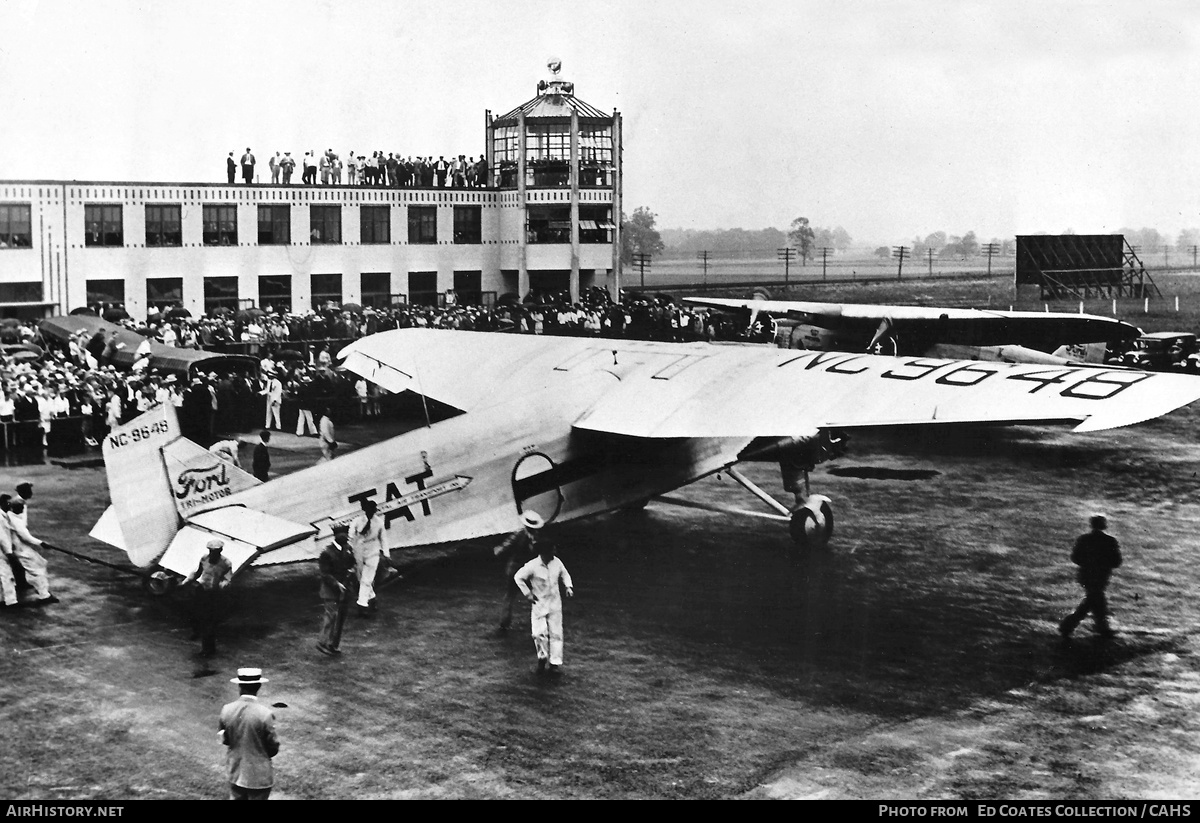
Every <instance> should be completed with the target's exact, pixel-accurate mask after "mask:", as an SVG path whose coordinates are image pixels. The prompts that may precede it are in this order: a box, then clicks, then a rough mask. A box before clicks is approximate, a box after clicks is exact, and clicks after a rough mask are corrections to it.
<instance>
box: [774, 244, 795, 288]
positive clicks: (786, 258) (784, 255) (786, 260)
mask: <svg viewBox="0 0 1200 823" xmlns="http://www.w3.org/2000/svg"><path fill="white" fill-rule="evenodd" d="M775 251H776V252H777V253H778V255H779V259H780V260H782V261H783V286H784V288H787V284H788V270H789V269H790V268H791V264H792V261H793V260H794V259H795V258H796V250H795V249H793V248H792V247H791V246H788V247H787V248H783V249H776V250H775Z"/></svg>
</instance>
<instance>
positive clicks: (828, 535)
mask: <svg viewBox="0 0 1200 823" xmlns="http://www.w3.org/2000/svg"><path fill="white" fill-rule="evenodd" d="M821 516H822V517H824V518H825V545H826V546H828V545H829V541H830V540H832V539H833V506H831V505H829V502H828V501H822V503H821Z"/></svg>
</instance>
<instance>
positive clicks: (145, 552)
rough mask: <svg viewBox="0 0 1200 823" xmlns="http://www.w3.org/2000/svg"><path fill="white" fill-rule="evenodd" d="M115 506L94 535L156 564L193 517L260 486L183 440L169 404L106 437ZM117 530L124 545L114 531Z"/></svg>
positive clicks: (106, 467)
mask: <svg viewBox="0 0 1200 823" xmlns="http://www.w3.org/2000/svg"><path fill="white" fill-rule="evenodd" d="M103 453H104V470H105V473H106V474H107V475H108V494H109V498H110V499H111V500H112V506H111V507H110V508H109V510H108V511H106V512H105V513H104V516H103V517H101V518H100V520H99V521H98V522H97V523H96V526H95V527H94V528H93V529H92V532H91V535H92V537H95V538H97V539H98V540H103V541H105V542H107V543H111V544H113V545H116V546H118V547H119V548H121V549H124V551H125V553H126V554H128V555H129V559H130V560H131V561H132V562H133V563H134V564H135V565H137V566H141V567H146V566H150V565H152V564H153V563H154V562H155V561H156V560H158V558H159V557H160V556H161V555H162V553H163V552H164V551H166V549H167V547H168V546H169V545H170V544H171V540H172V539H173V538H174V537H175V534H176V532H178V531H179V526H180V524H181V522H182V520H181V519H182V518H188V517H191V516H192V515H195V514H198V513H200V512H202V511H206V510H208V509H211V508H216V507H218V506H220V505H222V504H221V500H222V498H225V497H228V496H230V495H231V494H234V493H235V492H239V491H241V490H242V489H247V488H250V487H251V486H255V485H258V481H257V480H256V479H255V478H254V477H253V476H251V475H249V474H247V473H246V472H244V471H242V470H241V469H238V468H236V467H234V466H231V465H230V464H228V463H226V462H225V461H223V460H221V459H220V458H219V457H217V456H216V455H214V454H212V453H211V452H209V451H208V450H207V449H204V448H202V447H201V446H199V445H197V444H196V443H193V442H192V441H190V440H188V439H187V438H185V437H183V436H182V435H181V434H180V432H179V421H178V419H177V418H176V416H175V409H174V407H172V406H171V405H170V404H169V403H164V404H162V405H160V406H157V407H155V408H153V409H151V410H149V411H147V412H146V413H144V414H142V415H139V416H138V417H136V418H134V419H133V420H131V421H129V422H128V423H126V424H125V425H123V426H119V427H118V428H116V429H113V431H111V432H110V433H109V435H108V436H107V437H106V438H104V448H103ZM114 518H115V520H116V523H117V524H118V525H119V527H120V528H119V532H120V541H121V542H120V543H118V542H117V541H116V539H115V538H116V537H117V535H116V534H115V533H114V532H115V530H114V529H113V528H112V524H113V520H114Z"/></svg>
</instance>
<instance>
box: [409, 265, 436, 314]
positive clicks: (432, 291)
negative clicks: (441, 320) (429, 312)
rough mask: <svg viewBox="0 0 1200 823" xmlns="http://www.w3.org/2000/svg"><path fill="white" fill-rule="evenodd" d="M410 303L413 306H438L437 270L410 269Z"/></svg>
mask: <svg viewBox="0 0 1200 823" xmlns="http://www.w3.org/2000/svg"><path fill="white" fill-rule="evenodd" d="M408 303H409V305H411V306H436V305H437V304H438V290H437V272H435V271H410V272H409V273H408Z"/></svg>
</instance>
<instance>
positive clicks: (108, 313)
mask: <svg viewBox="0 0 1200 823" xmlns="http://www.w3.org/2000/svg"><path fill="white" fill-rule="evenodd" d="M104 319H105V320H107V321H108V322H110V323H115V322H117V321H118V320H128V319H129V312H127V311H125V310H124V309H119V308H117V307H116V306H113V307H112V308H111V309H105V310H104Z"/></svg>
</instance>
